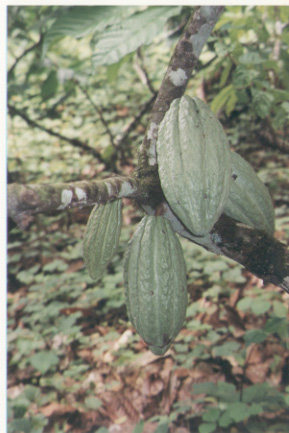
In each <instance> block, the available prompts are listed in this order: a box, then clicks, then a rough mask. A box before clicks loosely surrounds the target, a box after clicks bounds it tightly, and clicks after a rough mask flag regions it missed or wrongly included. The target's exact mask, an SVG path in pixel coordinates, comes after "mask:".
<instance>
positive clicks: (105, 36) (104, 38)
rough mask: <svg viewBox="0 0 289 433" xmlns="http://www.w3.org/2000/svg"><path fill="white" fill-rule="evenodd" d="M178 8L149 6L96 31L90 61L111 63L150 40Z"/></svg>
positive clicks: (103, 63) (177, 12)
mask: <svg viewBox="0 0 289 433" xmlns="http://www.w3.org/2000/svg"><path fill="white" fill-rule="evenodd" d="M180 10H181V7H176V6H152V7H149V8H147V9H145V10H143V11H141V12H138V13H135V14H134V15H132V16H130V17H128V18H127V19H125V20H123V21H122V22H121V23H119V24H115V25H113V26H111V27H109V28H108V29H107V30H106V31H105V32H102V33H100V34H98V35H97V40H96V43H95V44H94V46H93V51H94V53H93V56H92V61H93V65H94V66H99V65H111V64H113V63H116V62H118V61H119V60H120V59H122V58H123V57H124V56H126V55H127V54H128V53H132V52H133V51H135V50H136V49H137V48H138V47H139V46H140V45H148V44H150V43H151V42H152V40H153V39H154V38H155V37H156V36H157V35H158V34H159V33H161V32H162V30H163V26H164V24H165V22H166V21H167V20H168V18H170V17H172V16H174V15H178V14H179V13H180Z"/></svg>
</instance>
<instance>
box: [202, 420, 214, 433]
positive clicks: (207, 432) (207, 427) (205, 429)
mask: <svg viewBox="0 0 289 433" xmlns="http://www.w3.org/2000/svg"><path fill="white" fill-rule="evenodd" d="M216 427H217V425H216V424H215V423H211V422H205V423H202V424H200V425H199V433H213V432H214V431H215V430H216Z"/></svg>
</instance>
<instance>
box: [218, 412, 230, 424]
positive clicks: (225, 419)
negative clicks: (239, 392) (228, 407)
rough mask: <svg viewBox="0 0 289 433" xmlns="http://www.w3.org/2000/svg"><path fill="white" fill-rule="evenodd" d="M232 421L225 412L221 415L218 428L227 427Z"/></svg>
mask: <svg viewBox="0 0 289 433" xmlns="http://www.w3.org/2000/svg"><path fill="white" fill-rule="evenodd" d="M232 422H233V420H232V418H231V416H230V412H229V411H225V412H224V413H222V415H221V416H220V418H219V421H218V424H219V426H220V427H228V426H229V425H230V424H232Z"/></svg>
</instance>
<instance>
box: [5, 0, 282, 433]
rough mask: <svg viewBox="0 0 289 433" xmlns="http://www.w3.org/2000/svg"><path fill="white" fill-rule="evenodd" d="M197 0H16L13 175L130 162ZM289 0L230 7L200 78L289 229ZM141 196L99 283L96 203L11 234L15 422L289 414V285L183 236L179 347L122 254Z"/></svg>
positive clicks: (61, 425)
mask: <svg viewBox="0 0 289 433" xmlns="http://www.w3.org/2000/svg"><path fill="white" fill-rule="evenodd" d="M192 10H193V9H192V8H191V7H165V6H163V7H118V8H117V7H105V6H102V7H59V6H41V7H39V6H10V7H9V8H8V47H7V49H8V105H9V116H8V182H9V183H10V182H18V183H40V182H46V183H55V182H70V181H76V180H90V179H96V178H97V179H100V178H102V177H105V176H107V175H108V174H109V173H111V172H115V173H124V174H128V173H131V172H132V171H133V170H134V168H135V165H136V156H137V151H138V148H139V146H140V144H141V142H142V138H143V135H144V132H145V128H146V124H147V121H148V116H149V112H150V109H151V107H152V103H153V100H154V98H155V96H156V93H157V91H158V88H159V86H160V83H161V80H162V77H163V75H164V72H165V70H166V67H167V64H168V62H169V59H170V56H171V54H172V51H173V49H174V46H175V44H176V42H177V40H178V38H179V36H180V34H181V32H182V30H183V28H184V25H185V23H186V21H187V19H188V17H189V15H190V14H191V13H192ZM288 44H289V7H287V6H270V7H269V6H264V7H262V6H257V7H256V6H255V7H251V6H242V7H239V6H238V7H237V6H235V7H226V9H225V11H224V13H223V14H222V16H221V18H220V20H219V22H218V23H217V25H216V27H215V29H214V32H213V34H212V36H211V37H210V38H209V40H208V43H207V45H206V46H205V49H204V50H203V53H202V54H201V57H200V61H199V65H198V68H197V71H196V73H195V76H194V77H193V78H192V79H191V81H190V83H189V86H188V88H187V92H186V93H187V94H188V95H191V96H193V95H197V96H199V97H201V98H202V99H204V100H206V101H207V102H208V103H209V104H210V106H211V108H212V109H213V110H214V111H215V112H216V113H217V114H218V116H219V118H220V120H221V122H222V123H223V125H224V128H225V130H226V133H227V135H228V138H229V142H230V145H231V147H232V148H233V149H234V150H236V151H237V152H239V153H240V154H242V156H244V157H245V158H246V159H247V160H248V161H249V162H250V163H251V164H252V166H253V167H254V168H255V170H256V171H257V172H258V174H259V176H260V177H261V179H262V180H263V181H264V182H265V183H266V185H267V186H268V188H269V191H270V193H271V195H272V199H273V202H274V207H275V214H276V233H275V236H276V238H277V239H279V240H280V241H282V242H284V243H287V244H288V238H289V213H288V203H289V188H288V186H289V162H288V153H289V141H288V131H289V124H288V118H289V52H288ZM123 202H124V209H123V212H124V225H123V230H122V234H121V242H120V246H119V250H118V253H117V255H116V256H115V257H114V259H113V261H112V263H111V264H110V266H109V268H108V271H107V274H106V275H105V276H104V278H103V279H102V280H101V281H99V282H97V283H95V282H93V281H92V280H91V279H90V277H89V276H88V274H87V272H86V270H85V268H84V265H83V258H82V236H83V232H84V228H85V224H86V222H87V218H88V215H89V212H90V209H83V210H82V211H79V210H67V211H65V212H61V213H54V214H52V215H38V216H37V218H36V219H35V221H34V222H33V224H32V225H31V226H30V227H29V229H28V230H26V231H20V230H19V229H18V228H17V227H15V226H14V225H13V223H12V224H11V225H10V232H9V239H8V282H9V286H8V355H9V377H8V403H9V413H8V416H9V426H8V429H9V433H21V432H24V433H42V432H43V433H62V432H63V433H64V432H74V433H75V432H76V433H77V432H82V433H108V432H110V433H112V432H120V433H122V432H126V433H131V432H134V433H150V432H156V433H167V432H177V433H187V432H199V433H210V432H217V433H218V432H224V433H226V432H228V433H229V432H230V433H235V432H250V433H251V432H252V433H259V432H260V433H261V432H262V433H263V432H264V431H266V432H276V433H278V432H279V433H280V432H287V431H288V422H289V416H288V413H289V411H288V406H289V345H288V344H289V342H288V335H289V334H288V300H289V297H288V295H287V294H284V293H282V291H281V290H280V289H278V288H276V287H274V286H273V285H266V286H264V287H263V285H262V281H260V280H258V279H257V278H256V277H254V276H253V275H252V274H250V273H248V272H246V271H244V269H243V268H242V267H241V266H239V265H238V264H236V263H234V262H232V261H231V260H228V259H226V258H224V257H217V256H215V255H213V254H211V253H208V252H206V251H205V250H203V249H201V248H200V247H197V246H196V245H193V244H192V243H189V242H188V241H185V240H182V245H183V248H184V251H185V257H186V262H187V275H188V291H189V297H190V304H189V307H188V311H187V319H186V322H185V324H184V328H183V330H182V331H181V333H180V335H179V336H178V338H177V340H176V342H175V344H174V345H173V346H172V348H171V349H170V351H169V352H168V353H167V354H166V356H165V357H163V358H158V357H155V356H154V355H153V354H151V353H150V352H149V351H148V350H147V347H146V345H145V344H144V343H143V342H142V341H141V340H140V338H139V337H138V336H137V335H136V334H135V332H134V329H133V328H132V326H131V324H130V323H129V322H128V319H127V313H126V308H125V304H124V295H123V277H122V263H123V253H124V250H125V248H126V244H127V242H128V240H129V238H130V237H131V235H132V233H133V231H134V228H135V225H136V223H137V222H138V221H139V220H140V218H141V217H142V215H143V214H142V212H141V210H140V209H137V208H136V207H135V206H134V204H133V203H132V202H130V201H128V200H123Z"/></svg>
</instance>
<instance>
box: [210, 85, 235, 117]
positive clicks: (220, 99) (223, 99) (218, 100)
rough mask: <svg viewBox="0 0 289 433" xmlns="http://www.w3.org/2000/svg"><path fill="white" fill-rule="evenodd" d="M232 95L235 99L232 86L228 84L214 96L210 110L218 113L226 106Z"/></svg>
mask: <svg viewBox="0 0 289 433" xmlns="http://www.w3.org/2000/svg"><path fill="white" fill-rule="evenodd" d="M232 95H234V96H235V97H236V95H235V90H234V87H233V84H229V85H228V86H226V87H224V89H222V90H221V91H220V92H219V93H218V94H217V95H216V96H215V98H214V99H213V101H212V103H211V110H212V111H213V112H214V113H218V111H219V110H221V109H222V108H223V107H224V106H225V105H226V104H227V102H228V100H229V99H230V98H231V97H232ZM233 108H234V107H233Z"/></svg>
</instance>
